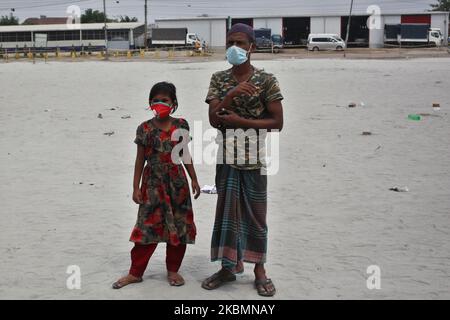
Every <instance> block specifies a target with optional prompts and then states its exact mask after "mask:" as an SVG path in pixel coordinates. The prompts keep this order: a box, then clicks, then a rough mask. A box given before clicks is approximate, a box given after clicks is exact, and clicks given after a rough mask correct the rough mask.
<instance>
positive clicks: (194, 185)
mask: <svg viewBox="0 0 450 320" xmlns="http://www.w3.org/2000/svg"><path fill="white" fill-rule="evenodd" d="M192 193H193V194H194V199H197V198H198V197H200V186H199V184H198V181H197V180H192Z"/></svg>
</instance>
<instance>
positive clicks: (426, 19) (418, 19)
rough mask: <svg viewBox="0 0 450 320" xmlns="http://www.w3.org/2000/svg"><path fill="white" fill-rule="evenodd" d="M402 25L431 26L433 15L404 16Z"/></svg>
mask: <svg viewBox="0 0 450 320" xmlns="http://www.w3.org/2000/svg"><path fill="white" fill-rule="evenodd" d="M402 23H423V24H431V15H429V14H416V15H403V16H402Z"/></svg>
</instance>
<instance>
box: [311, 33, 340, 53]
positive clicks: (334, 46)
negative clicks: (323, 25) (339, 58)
mask: <svg viewBox="0 0 450 320" xmlns="http://www.w3.org/2000/svg"><path fill="white" fill-rule="evenodd" d="M307 45H308V50H311V51H319V50H344V49H345V48H346V46H345V41H344V40H342V39H341V37H339V36H338V35H337V34H326V33H321V34H312V33H311V34H310V35H309V36H308V43H307Z"/></svg>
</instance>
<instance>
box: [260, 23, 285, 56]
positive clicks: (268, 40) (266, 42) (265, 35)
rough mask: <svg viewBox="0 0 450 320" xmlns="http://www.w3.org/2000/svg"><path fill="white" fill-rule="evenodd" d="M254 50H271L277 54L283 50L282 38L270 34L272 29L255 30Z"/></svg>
mask: <svg viewBox="0 0 450 320" xmlns="http://www.w3.org/2000/svg"><path fill="white" fill-rule="evenodd" d="M255 40H256V50H257V51H262V50H273V52H275V53H278V52H279V51H280V50H281V49H283V37H282V36H281V35H279V34H272V29H268V28H260V29H255Z"/></svg>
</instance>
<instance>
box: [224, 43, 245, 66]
mask: <svg viewBox="0 0 450 320" xmlns="http://www.w3.org/2000/svg"><path fill="white" fill-rule="evenodd" d="M227 60H228V62H229V63H231V64H232V65H233V66H239V65H241V64H243V63H245V62H246V61H247V60H248V52H247V51H245V50H244V49H242V48H239V47H238V46H231V47H229V48H228V49H227Z"/></svg>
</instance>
